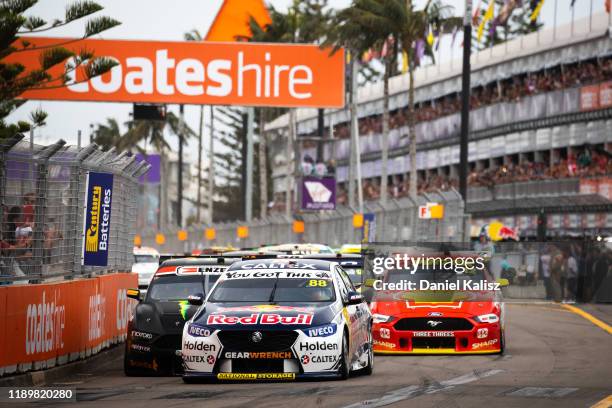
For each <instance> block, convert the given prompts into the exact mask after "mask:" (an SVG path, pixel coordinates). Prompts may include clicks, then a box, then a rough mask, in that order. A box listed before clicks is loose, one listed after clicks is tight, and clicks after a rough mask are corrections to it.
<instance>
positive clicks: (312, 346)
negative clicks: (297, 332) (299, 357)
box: [300, 341, 338, 351]
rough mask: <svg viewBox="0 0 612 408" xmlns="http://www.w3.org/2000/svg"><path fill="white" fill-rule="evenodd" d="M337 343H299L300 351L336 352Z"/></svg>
mask: <svg viewBox="0 0 612 408" xmlns="http://www.w3.org/2000/svg"><path fill="white" fill-rule="evenodd" d="M337 350H338V343H324V342H318V341H317V342H314V343H300V351H337Z"/></svg>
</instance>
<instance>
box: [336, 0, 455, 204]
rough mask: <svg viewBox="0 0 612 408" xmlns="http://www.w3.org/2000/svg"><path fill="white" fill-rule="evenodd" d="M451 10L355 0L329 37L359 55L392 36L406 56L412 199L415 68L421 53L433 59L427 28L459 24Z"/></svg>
mask: <svg viewBox="0 0 612 408" xmlns="http://www.w3.org/2000/svg"><path fill="white" fill-rule="evenodd" d="M451 12H452V7H450V6H447V5H444V4H443V3H442V2H441V1H440V0H428V1H427V3H426V4H425V6H424V7H423V8H422V9H417V8H416V7H415V6H414V4H413V1H412V0H354V1H353V3H352V4H351V6H350V7H348V8H346V9H344V10H342V11H341V12H340V13H338V17H337V20H336V23H335V24H334V30H333V33H332V35H331V36H330V38H329V40H328V43H331V44H334V45H335V46H336V48H337V47H339V46H346V47H347V48H349V49H350V50H352V51H353V54H354V55H362V53H363V52H364V51H366V50H367V49H368V48H370V47H371V46H372V44H377V43H380V41H381V39H386V38H388V37H389V36H393V38H394V40H395V41H397V42H398V44H397V46H398V49H399V50H401V51H402V52H403V53H405V54H406V55H407V57H408V75H409V88H408V117H407V119H408V120H407V121H408V129H409V144H410V196H411V197H413V198H415V197H416V194H417V175H416V134H415V106H414V70H415V69H416V68H417V67H418V66H419V64H420V63H421V62H422V60H423V57H424V56H429V57H430V58H431V59H432V60H433V61H434V62H435V58H434V53H433V50H432V47H431V45H430V44H429V43H428V42H427V41H425V37H426V35H427V32H428V30H429V29H430V28H431V29H433V30H434V32H437V33H438V35H441V34H442V33H446V32H450V31H451V30H452V29H453V28H454V27H459V26H461V24H462V20H461V18H459V17H453V16H451ZM388 72H389V71H388ZM387 120H388V118H387Z"/></svg>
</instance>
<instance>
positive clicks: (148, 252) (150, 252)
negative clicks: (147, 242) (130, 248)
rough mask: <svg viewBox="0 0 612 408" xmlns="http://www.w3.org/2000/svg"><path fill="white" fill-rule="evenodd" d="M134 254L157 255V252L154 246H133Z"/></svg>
mask: <svg viewBox="0 0 612 408" xmlns="http://www.w3.org/2000/svg"><path fill="white" fill-rule="evenodd" d="M134 255H157V256H159V252H158V251H157V249H155V248H151V247H134Z"/></svg>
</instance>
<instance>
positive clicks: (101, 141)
mask: <svg viewBox="0 0 612 408" xmlns="http://www.w3.org/2000/svg"><path fill="white" fill-rule="evenodd" d="M93 142H94V143H95V144H97V145H99V146H100V147H102V149H104V150H107V149H110V148H111V147H114V148H115V149H117V150H118V151H121V150H123V149H124V146H123V144H124V143H125V139H123V137H122V134H121V129H120V128H119V123H117V120H116V119H114V118H106V123H105V124H100V123H99V124H98V125H97V127H96V129H95V130H94V132H93Z"/></svg>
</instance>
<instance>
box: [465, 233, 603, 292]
mask: <svg viewBox="0 0 612 408" xmlns="http://www.w3.org/2000/svg"><path fill="white" fill-rule="evenodd" d="M477 245H478V244H477ZM479 249H480V250H483V252H484V253H489V254H490V255H491V256H490V260H489V270H490V271H491V273H492V275H493V276H494V277H495V278H504V279H508V280H509V283H510V285H509V286H508V287H507V288H504V292H505V295H506V297H508V298H512V299H517V298H524V299H548V300H554V301H558V302H560V301H563V300H571V301H579V302H599V303H610V302H612V268H611V266H612V248H611V247H610V246H609V244H607V243H606V242H602V241H593V240H588V239H584V240H580V241H578V240H573V241H548V242H535V241H532V242H498V243H495V244H487V245H485V246H484V247H480V248H479Z"/></svg>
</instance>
